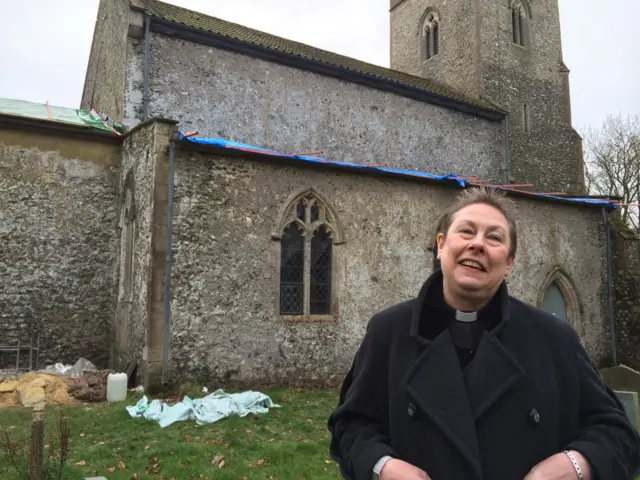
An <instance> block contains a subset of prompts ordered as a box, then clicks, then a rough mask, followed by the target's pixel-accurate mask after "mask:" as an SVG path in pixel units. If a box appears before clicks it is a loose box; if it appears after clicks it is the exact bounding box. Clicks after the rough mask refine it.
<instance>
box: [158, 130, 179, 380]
mask: <svg viewBox="0 0 640 480" xmlns="http://www.w3.org/2000/svg"><path fill="white" fill-rule="evenodd" d="M175 148H176V142H175V140H171V144H170V145H169V182H168V183H169V187H168V188H169V195H168V196H169V200H168V211H167V257H166V273H165V282H164V335H163V339H162V377H161V379H162V385H167V384H168V383H169V343H170V338H171V267H172V263H173V193H174V180H175V173H174V172H175Z"/></svg>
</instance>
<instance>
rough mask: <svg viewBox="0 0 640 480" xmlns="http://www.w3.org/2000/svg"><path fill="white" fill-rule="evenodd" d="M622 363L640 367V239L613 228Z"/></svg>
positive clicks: (614, 282)
mask: <svg viewBox="0 0 640 480" xmlns="http://www.w3.org/2000/svg"><path fill="white" fill-rule="evenodd" d="M612 251H613V292H614V301H615V303H614V312H615V318H616V347H617V352H618V362H619V363H622V364H624V365H627V366H629V367H631V368H634V369H635V370H640V239H638V237H637V236H634V235H633V234H632V233H630V232H628V231H626V230H621V229H619V228H614V229H612Z"/></svg>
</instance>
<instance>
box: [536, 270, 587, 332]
mask: <svg viewBox="0 0 640 480" xmlns="http://www.w3.org/2000/svg"><path fill="white" fill-rule="evenodd" d="M552 283H555V284H556V286H557V287H558V289H559V290H560V293H561V294H562V297H563V298H564V303H565V306H566V307H567V322H568V323H569V324H570V325H571V326H572V327H573V328H574V329H576V331H578V333H580V331H579V327H580V325H581V320H582V318H583V313H584V310H583V307H582V301H581V300H580V296H579V294H578V289H577V288H576V286H575V284H574V283H573V281H572V280H571V277H570V276H569V275H568V274H567V273H566V272H565V271H564V270H563V269H562V268H561V267H560V266H558V265H556V266H554V267H553V268H552V269H551V270H550V271H549V273H547V275H546V276H545V278H544V280H543V281H542V284H541V286H540V289H539V290H538V298H537V299H536V305H537V306H538V308H542V305H543V303H544V296H545V294H546V293H547V290H548V289H549V287H550V286H551V284H552Z"/></svg>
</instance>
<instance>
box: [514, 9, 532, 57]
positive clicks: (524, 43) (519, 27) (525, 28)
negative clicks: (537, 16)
mask: <svg viewBox="0 0 640 480" xmlns="http://www.w3.org/2000/svg"><path fill="white" fill-rule="evenodd" d="M529 20H530V15H529V7H528V5H527V4H526V3H525V1H524V0H512V2H511V32H512V37H513V38H512V40H513V43H515V44H516V45H520V46H521V47H525V48H526V47H528V46H529V23H530V22H529Z"/></svg>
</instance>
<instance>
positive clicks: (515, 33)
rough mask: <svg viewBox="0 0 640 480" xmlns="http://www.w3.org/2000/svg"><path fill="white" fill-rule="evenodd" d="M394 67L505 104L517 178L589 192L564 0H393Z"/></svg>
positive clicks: (543, 188)
mask: <svg viewBox="0 0 640 480" xmlns="http://www.w3.org/2000/svg"><path fill="white" fill-rule="evenodd" d="M391 68H392V69H394V70H400V71H403V72H406V73H410V74H412V75H417V76H422V77H426V78H429V79H431V80H434V81H436V82H441V83H443V84H447V85H449V86H450V87H452V88H454V89H457V90H458V91H460V92H463V93H466V94H467V95H470V96H473V97H476V98H484V99H486V100H488V101H491V102H493V103H494V104H496V105H497V106H499V107H501V108H503V109H504V110H506V111H507V112H508V114H509V115H508V134H507V137H508V141H509V173H510V181H511V183H516V184H533V188H532V189H533V190H534V191H538V192H565V193H567V194H583V193H584V192H583V189H584V172H583V163H582V141H581V138H580V136H579V135H578V134H577V132H576V131H575V130H574V129H573V127H572V126H571V101H570V94H569V70H568V69H567V67H566V66H565V64H564V62H563V59H562V41H561V33H560V15H559V11H558V0H391ZM452 173H460V174H464V172H452Z"/></svg>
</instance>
